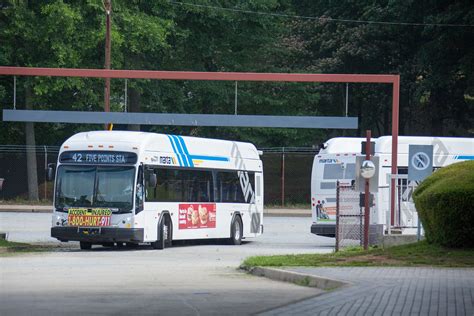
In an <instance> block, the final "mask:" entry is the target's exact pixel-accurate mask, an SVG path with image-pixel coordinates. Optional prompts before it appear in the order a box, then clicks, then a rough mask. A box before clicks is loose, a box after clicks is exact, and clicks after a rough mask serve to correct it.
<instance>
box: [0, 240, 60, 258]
mask: <svg viewBox="0 0 474 316" xmlns="http://www.w3.org/2000/svg"><path fill="white" fill-rule="evenodd" d="M49 250H51V247H48V246H42V245H31V244H26V243H21V242H11V241H7V240H4V239H0V256H6V255H11V254H15V253H27V252H42V251H49Z"/></svg>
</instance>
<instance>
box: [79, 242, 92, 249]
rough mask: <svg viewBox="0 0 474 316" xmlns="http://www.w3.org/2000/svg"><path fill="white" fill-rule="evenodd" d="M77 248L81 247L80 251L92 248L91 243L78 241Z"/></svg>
mask: <svg viewBox="0 0 474 316" xmlns="http://www.w3.org/2000/svg"><path fill="white" fill-rule="evenodd" d="M79 247H81V250H89V249H91V248H92V243H91V242H87V241H80V242H79Z"/></svg>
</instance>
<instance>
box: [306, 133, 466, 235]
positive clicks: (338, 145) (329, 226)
mask: <svg viewBox="0 0 474 316" xmlns="http://www.w3.org/2000/svg"><path fill="white" fill-rule="evenodd" d="M363 141H365V138H349V137H338V138H332V139H330V140H328V141H327V142H326V143H324V144H323V145H322V148H321V150H320V151H319V153H318V154H317V155H316V156H315V157H314V161H313V169H312V174H311V208H312V221H313V223H312V225H311V232H312V233H313V234H316V235H322V236H327V237H334V236H335V223H336V182H337V181H339V182H340V183H341V185H351V184H352V183H353V181H354V180H355V160H356V156H358V155H361V146H362V142H363ZM372 141H374V142H375V153H374V155H375V156H378V157H379V170H378V173H379V177H378V179H379V183H378V192H377V193H375V196H374V204H375V205H374V207H373V208H372V209H371V214H370V220H371V225H372V224H379V225H384V228H387V227H386V226H387V222H388V221H387V220H388V219H389V216H390V205H389V204H390V189H389V185H390V183H389V182H390V181H389V175H390V173H391V165H392V157H391V152H392V137H391V136H382V137H379V138H373V139H372ZM409 145H433V169H434V170H436V169H438V168H441V167H444V166H447V165H449V164H452V163H455V162H459V161H464V160H472V159H474V139H473V138H459V137H417V136H399V137H398V158H397V159H398V167H397V174H407V172H408V148H409ZM405 182H406V180H405ZM405 187H406V188H407V189H408V190H409V186H405ZM401 194H405V195H410V194H411V192H410V191H406V192H402V193H401ZM403 203H406V204H407V205H406V210H408V211H406V212H401V213H400V214H398V216H400V223H401V226H402V227H401V228H403V230H404V232H405V233H411V232H413V233H414V232H415V229H416V226H417V223H418V217H417V213H416V210H415V208H414V206H413V203H412V202H411V201H410V197H409V196H406V197H404V199H403Z"/></svg>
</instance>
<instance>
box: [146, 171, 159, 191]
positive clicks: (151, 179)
mask: <svg viewBox="0 0 474 316" xmlns="http://www.w3.org/2000/svg"><path fill="white" fill-rule="evenodd" d="M157 182H158V180H157V179H156V174H155V173H153V172H151V173H150V176H149V178H148V186H149V187H152V188H154V187H156V184H157Z"/></svg>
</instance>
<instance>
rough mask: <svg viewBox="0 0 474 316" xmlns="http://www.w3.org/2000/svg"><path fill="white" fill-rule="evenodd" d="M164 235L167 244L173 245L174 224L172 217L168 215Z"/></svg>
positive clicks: (167, 245) (168, 245)
mask: <svg viewBox="0 0 474 316" xmlns="http://www.w3.org/2000/svg"><path fill="white" fill-rule="evenodd" d="M163 236H165V238H163V239H164V240H165V246H166V247H171V244H172V241H173V225H172V224H171V219H170V218H169V217H168V216H166V217H165V226H164V232H163Z"/></svg>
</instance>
